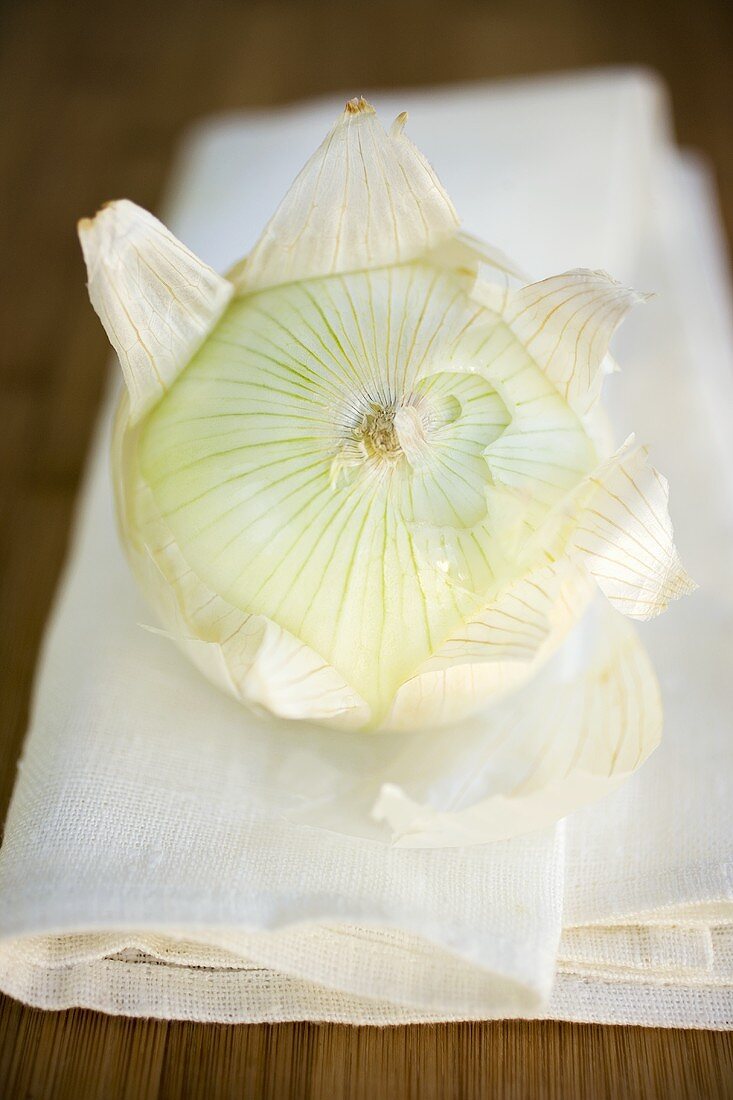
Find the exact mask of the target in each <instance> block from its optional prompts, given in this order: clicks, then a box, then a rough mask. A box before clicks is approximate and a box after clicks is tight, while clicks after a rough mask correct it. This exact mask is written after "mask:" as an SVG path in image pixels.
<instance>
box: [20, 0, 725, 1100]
mask: <svg viewBox="0 0 733 1100" xmlns="http://www.w3.org/2000/svg"><path fill="white" fill-rule="evenodd" d="M732 24H733V6H731V5H729V4H726V3H725V2H724V0H720V2H719V3H716V2H714V0H665V2H660V3H658V4H657V3H648V2H647V3H645V2H644V0H614V2H613V3H606V2H605V0H604V2H597V3H596V2H593V0H500V2H497V3H479V2H473V3H467V2H465V0H445V2H443V0H421V2H420V3H413V2H412V0H404V2H400V0H392V2H390V3H383V2H381V0H374V2H369V0H361V3H356V2H354V3H352V2H351V0H340V2H338V3H335V2H334V3H331V2H325V0H320V2H313V0H304V2H300V3H296V2H290V3H289V2H286V0H276V2H274V3H253V4H244V3H234V2H227V0H217V2H209V3H208V4H206V3H195V4H194V3H189V2H188V0H176V2H173V0H170V2H169V0H163V2H159V3H156V2H155V0H147V2H146V3H143V4H139V5H138V4H137V3H136V2H135V0H129V2H126V0H120V2H118V3H116V4H112V3H105V2H103V0H98V2H97V3H94V4H92V3H88V4H87V3H76V4H74V3H69V2H68V0H67V2H65V3H54V2H53V0H27V2H25V3H20V2H18V3H15V4H13V3H9V4H7V3H6V4H5V5H4V6H3V8H2V57H1V59H0V104H2V108H0V114H1V116H2V117H1V118H0V126H2V141H0V164H1V165H2V172H1V173H0V187H1V188H2V191H1V193H0V210H1V211H2V230H1V231H2V242H3V247H2V250H1V251H0V255H2V257H3V280H2V284H3V287H2V294H0V310H1V311H2V319H1V320H2V323H1V325H0V333H1V334H2V335H1V339H0V399H1V400H2V402H3V406H4V415H3V419H2V431H0V507H1V509H2V515H3V518H4V522H3V524H2V528H1V529H0V563H1V566H2V582H1V585H0V623H2V637H1V642H0V644H2V647H3V649H2V656H1V658H0V738H1V739H2V751H1V753H0V800H1V801H2V804H3V806H5V805H6V804H7V800H8V798H9V796H10V791H11V788H12V783H13V778H14V772H15V762H16V759H17V755H18V752H19V750H20V745H21V741H22V737H23V734H24V731H25V726H26V721H27V714H28V699H29V693H30V688H31V681H32V676H33V669H34V665H35V661H36V654H37V650H38V645H39V642H40V639H41V634H42V629H43V624H44V621H45V618H46V615H47V613H48V609H49V605H50V601H51V599H52V596H53V592H54V588H55V585H56V581H57V578H58V574H59V569H60V566H61V564H62V561H63V557H64V551H65V547H66V541H67V537H68V532H69V524H70V520H71V517H72V511H73V502H74V496H75V492H76V487H77V483H78V480H79V475H80V472H81V469H82V463H83V460H84V455H85V452H86V448H87V444H88V441H89V435H90V431H91V428H92V424H93V421H94V415H95V411H96V408H97V405H98V402H99V399H100V395H101V390H102V384H103V377H104V368H105V363H106V360H107V346H106V341H105V337H104V335H103V333H102V330H101V327H100V325H99V323H98V321H97V319H96V317H95V316H94V315H93V313H92V311H91V309H90V307H89V305H88V302H87V299H86V294H85V291H84V272H83V267H82V263H81V258H80V254H79V249H78V246H77V243H76V239H75V231H74V226H75V222H76V219H77V218H78V217H79V216H80V215H82V214H90V213H92V212H93V211H94V210H95V209H96V208H97V207H98V206H99V204H100V203H101V202H102V201H104V200H105V199H109V198H116V197H119V196H123V195H124V196H127V197H129V198H131V199H134V200H136V201H137V202H139V203H141V204H142V205H144V206H147V207H152V208H155V206H156V204H157V202H158V200H159V198H160V196H161V193H162V188H163V185H164V181H165V178H166V173H167V171H168V168H169V164H170V160H171V156H172V152H173V150H174V148H175V145H176V142H177V140H178V138H179V136H180V134H181V132H182V130H183V128H184V127H185V126H186V125H187V124H188V123H190V122H191V120H192V119H194V118H196V117H199V116H201V115H204V114H207V113H209V112H212V111H219V110H222V109H227V110H229V109H234V108H237V107H245V106H247V107H250V106H257V105H267V104H272V103H280V102H285V101H287V100H291V99H294V98H297V97H301V96H307V95H312V94H317V93H321V92H326V91H343V92H348V94H349V95H352V94H355V93H357V92H359V91H360V90H361V89H362V88H363V87H367V86H369V87H375V86H379V85H385V86H387V85H390V86H393V85H400V84H402V85H415V84H421V83H435V82H441V81H451V80H459V79H460V80H466V79H478V78H489V77H499V76H506V75H512V74H517V73H530V72H539V71H547V70H558V69H564V68H572V67H577V66H591V65H597V64H603V63H630V62H631V63H643V64H647V65H651V66H653V67H655V68H657V69H658V70H659V71H661V73H662V74H663V75H664V77H665V78H666V79H667V81H668V82H669V85H670V87H671V90H672V95H673V102H674V109H675V117H676V121H677V126H678V134H679V137H680V140H681V141H682V142H684V143H689V144H693V145H695V146H696V147H698V148H699V149H702V150H703V151H705V152H706V153H707V154H708V155H709V156H710V157H711V158H712V160H713V163H714V166H715V169H716V171H717V175H718V181H719V185H720V189H721V194H722V202H723V210H724V215H725V219H726V224H727V227H728V230H729V231H730V230H733V127H732V126H731V121H730V104H731V100H732V99H733V94H732V93H733V84H732V82H731V70H730V65H729V57H730V55H731V52H732V47H733V33H732V31H733V26H732ZM0 1035H1V1039H0V1043H1V1047H0V1096H2V1097H8V1098H16V1097H29V1098H31V1097H32V1098H33V1100H43V1098H46V1097H68V1098H70V1100H90V1098H99V1100H117V1098H123V1097H124V1098H128V1100H146V1098H158V1097H160V1098H183V1097H185V1098H198V1097H201V1098H202V1100H203V1098H206V1100H212V1098H214V1100H215V1098H217V1097H268V1098H284V1097H293V1098H296V1097H297V1098H301V1097H308V1098H312V1100H316V1098H321V1097H329V1100H338V1098H339V1097H347V1096H348V1097H355V1098H356V1097H364V1098H367V1097H368V1098H372V1097H376V1098H388V1097H396V1098H402V1097H408V1096H409V1097H415V1098H420V1100H424V1098H428V1097H435V1098H445V1100H451V1098H454V1097H455V1098H459V1097H460V1098H465V1100H470V1098H473V1097H479V1096H492V1097H496V1096H499V1097H532V1098H538V1097H545V1096H547V1097H587V1098H591V1097H593V1098H595V1097H598V1098H615V1097H618V1098H622V1097H623V1098H630V1097H652V1096H653V1097H664V1098H669V1097H675V1096H684V1097H701V1098H702V1097H704V1098H706V1100H712V1098H714V1097H723V1096H733V1051H732V1049H731V1042H730V1038H729V1036H727V1035H723V1034H716V1033H705V1032H684V1031H657V1030H653V1029H642V1028H619V1027H615V1028H614V1027H608V1028H603V1027H597V1026H590V1025H588V1026H585V1025H570V1024H556V1023H513V1022H503V1023H490V1024H464V1025H444V1026H437V1027H432V1026H430V1027H428V1026H422V1027H404V1028H393V1029H387V1030H379V1029H372V1028H346V1027H340V1026H332V1025H323V1026H317V1025H306V1024H283V1025H278V1026H236V1027H235V1026H231V1027H229V1026H223V1025H222V1026H218V1025H203V1024H198V1025H192V1024H185V1023H177V1022H171V1023H167V1022H158V1021H142V1020H129V1019H122V1018H113V1017H106V1016H103V1015H100V1014H96V1013H92V1012H86V1011H70V1012H61V1013H42V1012H39V1011H36V1010H31V1009H27V1008H24V1007H23V1006H21V1005H19V1004H18V1003H16V1002H13V1001H10V1000H9V999H5V1000H4V1001H3V1002H2V1005H1V1009H0Z"/></svg>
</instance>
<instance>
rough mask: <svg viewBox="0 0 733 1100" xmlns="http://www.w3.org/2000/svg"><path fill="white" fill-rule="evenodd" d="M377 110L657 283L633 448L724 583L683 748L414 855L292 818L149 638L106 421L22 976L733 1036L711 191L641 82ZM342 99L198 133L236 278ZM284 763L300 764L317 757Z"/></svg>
mask: <svg viewBox="0 0 733 1100" xmlns="http://www.w3.org/2000/svg"><path fill="white" fill-rule="evenodd" d="M376 99H377V104H378V106H379V107H380V109H382V110H384V111H385V113H386V114H389V112H390V110H393V113H395V114H396V113H397V112H398V111H399V110H402V109H404V108H405V106H407V107H409V108H411V110H412V117H411V126H410V128H411V134H412V136H413V137H414V139H415V140H416V142H417V144H418V145H419V146H420V147H422V148H423V149H424V150H425V151H426V153H427V155H428V156H429V158H430V159H431V160H432V161H433V163H434V164H435V165H436V167H437V168H438V171H439V173H440V175H441V177H442V178H443V180H444V182H445V184H446V186H447V188H448V190H449V192H450V193H451V194H452V196H453V197H454V200H455V202H456V206H457V208H458V209H459V210H460V211H461V214H462V215H463V220H464V223H465V225H466V227H467V228H468V229H470V230H471V231H474V232H476V233H478V234H479V235H481V236H484V237H485V238H487V239H489V240H492V241H493V242H495V243H496V244H498V245H500V246H501V247H504V248H505V249H506V250H507V251H509V252H510V253H511V254H512V255H513V256H514V257H515V258H516V259H517V261H518V262H519V263H520V264H521V266H523V267H525V268H527V269H528V270H530V271H532V272H533V273H534V274H536V275H538V276H541V275H544V274H548V273H550V272H553V271H558V270H562V268H563V267H572V266H579V265H582V264H587V265H590V266H594V267H597V266H606V267H608V268H609V269H610V270H611V271H612V272H613V273H614V274H615V275H617V276H619V277H621V278H623V279H625V280H626V281H629V282H632V283H635V284H636V285H637V286H639V287H640V288H641V289H651V288H653V289H656V290H657V291H658V292H659V296H658V298H657V300H656V301H655V302H654V303H652V304H651V305H650V306H647V307H646V310H645V311H642V312H641V314H640V316H638V317H636V316H635V317H633V318H632V320H631V321H630V322H629V323H628V324H627V327H626V330H625V331H624V332H623V333H622V334H621V344H620V346H619V356H618V357H619V358H620V360H621V361H622V363H623V364H624V367H625V370H624V374H623V377H622V378H621V379H612V380H611V381H610V384H609V390H610V398H611V405H612V413H613V419H614V421H615V426H616V428H617V429H618V434H619V435H621V434H625V432H626V431H627V430H628V429H629V428H630V427H631V425H632V424H633V426H634V427H635V428H636V430H637V432H638V435H639V437H640V438H642V439H643V440H644V441H645V442H647V441H648V442H650V443H651V444H652V454H653V457H654V460H655V463H657V464H658V465H659V466H660V467H661V468H662V469H663V470H664V471H665V472H666V473H667V474H668V476H669V477H670V481H671V484H672V514H673V518H674V519H675V523H676V527H677V532H678V543H679V545H680V547H681V550H682V555H683V558H685V560H686V561H687V562H688V563H689V566H690V570H691V572H692V574H693V575H694V576H696V578H697V579H698V580H699V581H700V582H701V586H702V587H701V591H700V592H698V593H697V594H696V595H695V596H694V597H692V598H691V599H689V600H687V601H683V602H682V603H680V604H679V605H676V606H675V607H674V608H673V609H671V611H670V612H669V613H668V615H666V616H664V617H663V618H662V619H660V620H658V621H657V622H655V623H653V624H650V625H649V626H648V627H645V628H644V635H645V638H644V640H645V644H646V645H647V646H648V648H649V650H650V652H651V655H652V658H653V660H654V663H655V665H656V667H657V670H658V672H659V674H660V679H661V682H662V689H663V695H664V698H665V707H666V724H665V735H664V742H663V745H662V747H661V748H660V749H659V750H658V751H657V752H656V753H655V754H654V756H653V757H652V759H651V760H650V762H649V763H648V764H647V765H646V766H645V767H644V768H643V769H641V771H640V772H639V773H637V774H636V775H635V776H634V777H633V778H632V779H631V780H630V781H629V783H627V784H626V785H625V786H624V787H623V788H622V789H621V790H619V791H617V792H616V793H615V794H613V795H612V796H609V797H608V798H606V799H605V800H604V801H603V802H601V803H599V804H597V805H595V806H592V807H589V808H587V809H585V810H582V811H580V812H578V813H576V814H573V815H571V817H570V818H568V819H566V821H565V822H561V823H559V824H558V825H556V826H554V827H552V828H549V829H546V830H544V831H542V832H537V833H533V834H529V835H527V836H523V837H518V838H515V839H513V840H511V841H502V842H499V843H495V844H490V845H483V846H481V845H480V846H475V847H470V848H452V849H438V850H429V849H428V850H417V851H415V850H404V849H400V848H396V847H392V846H390V845H389V844H388V843H385V842H384V841H382V840H380V839H376V838H375V839H369V838H366V837H355V836H347V835H343V834H341V833H338V832H335V831H330V830H327V829H323V828H315V827H312V826H309V825H304V824H303V823H298V822H297V821H295V820H293V817H292V815H290V814H289V812H288V809H289V808H288V806H287V805H285V804H284V803H282V804H281V803H278V801H277V800H276V798H275V797H274V796H272V789H271V788H270V787H263V785H262V781H261V780H262V777H261V776H260V775H259V774H257V773H256V772H255V771H254V770H253V768H252V760H253V757H252V756H251V755H248V753H247V747H246V744H245V743H244V740H245V737H246V734H245V732H244V731H243V722H244V719H243V714H244V712H243V711H242V710H241V709H240V708H239V707H238V706H237V704H236V703H234V702H233V701H232V700H231V699H228V698H225V697H224V696H222V695H220V694H219V693H217V692H216V691H215V690H214V689H213V688H212V687H211V686H210V685H209V684H208V683H207V682H205V681H204V680H203V679H202V678H201V677H200V676H199V675H198V674H196V673H194V672H193V671H192V670H191V669H190V668H189V666H188V665H187V664H186V663H185V661H184V659H183V657H182V656H181V655H180V654H179V653H178V652H177V651H176V650H175V648H174V647H173V646H172V645H171V644H170V643H169V642H168V641H167V640H166V639H165V638H162V637H160V636H159V635H156V634H154V633H151V632H149V631H145V630H143V629H141V627H140V624H141V623H147V622H149V621H150V615H149V612H148V609H147V608H146V607H145V605H144V604H143V603H142V601H141V599H140V597H139V595H138V593H137V591H136V588H135V585H134V583H133V581H132V579H131V577H130V575H129V572H128V570H127V567H126V564H125V561H124V558H123V555H122V552H121V549H120V547H119V543H118V539H117V534H116V530H115V524H114V516H113V509H112V501H111V492H110V484H109V471H108V461H107V448H108V433H109V408H107V409H106V411H105V413H104V415H103V417H102V421H101V424H100V428H99V432H98V436H97V441H96V444H95V448H94V453H93V455H92V458H91V461H90V466H89V471H88V476H87V480H86V486H85V489H84V492H83V495H82V500H81V505H80V509H79V516H78V524H77V530H76V535H75V538H74V543H73V546H72V550H71V554H70V559H69V564H68V566H67V570H66V575H65V578H64V581H63V584H62V588H61V593H60V596H59V599H58V602H57V606H56V609H55V611H54V615H53V618H52V622H51V625H50V628H49V631H48V635H47V638H46V641H45V644H44V648H43V654H42V659H41V666H40V671H39V675H38V679H37V685H36V691H35V699H34V705H33V713H32V721H31V728H30V731H29V734H28V739H27V742H26V746H25V750H24V754H23V760H22V763H21V767H20V772H19V777H18V782H17V785H16V790H15V793H14V796H13V800H12V805H11V809H10V813H9V817H8V822H7V826H6V834H5V842H4V846H3V849H2V853H0V937H2V938H1V939H0V988H2V989H3V990H4V991H5V992H7V993H9V994H11V995H13V996H15V997H18V998H19V999H21V1000H24V1001H26V1002H27V1003H30V1004H34V1005H39V1006H42V1007H45V1008H61V1007H66V1006H69V1005H83V1006H85V1007H90V1008H97V1009H101V1010H103V1011H107V1012H114V1013H125V1014H130V1015H149V1016H159V1017H171V1018H185V1019H194V1020H221V1021H250V1022H254V1021H278V1020H296V1019H310V1020H335V1021H342V1022H349V1023H376V1024H392V1023H403V1022H411V1021H421V1020H425V1021H436V1020H449V1019H489V1018H498V1017H519V1016H529V1017H537V1016H551V1017H555V1018H558V1019H573V1020H593V1021H601V1022H627V1023H641V1024H654V1025H664V1026H687V1027H693V1026H698V1027H718V1028H722V1027H730V1026H733V855H732V850H733V811H732V810H731V806H732V805H733V799H732V797H731V795H732V794H733V791H732V790H731V787H732V786H733V783H732V780H731V774H732V765H733V750H732V748H731V737H730V730H729V723H730V718H729V715H730V714H731V713H733V698H732V697H731V696H732V687H731V678H730V676H729V675H728V674H727V673H728V669H729V667H730V657H731V639H733V630H732V629H731V628H732V627H733V583H732V582H733V571H732V567H731V561H733V558H732V556H731V544H732V542H733V531H732V530H731V528H732V526H733V476H732V474H731V469H732V468H733V463H731V458H733V455H731V448H732V447H733V443H732V442H731V440H733V431H731V422H730V418H731V416H732V415H733V369H732V368H733V337H732V335H731V333H732V328H731V323H730V314H729V311H728V301H729V284H728V282H727V277H726V272H725V263H724V257H723V253H722V252H721V245H720V230H719V226H718V224H717V221H716V215H715V208H714V203H713V201H712V199H711V193H710V189H709V184H708V182H707V178H706V176H705V172H704V170H703V169H701V167H700V166H699V165H698V164H697V163H696V162H694V161H692V160H690V159H681V158H680V157H679V155H678V154H677V153H676V152H675V150H674V149H673V147H672V145H671V142H670V139H669V136H668V126H667V123H666V113H665V107H664V97H663V93H662V92H661V90H660V88H659V86H658V84H657V83H656V81H655V80H654V79H653V78H651V77H649V76H647V75H644V74H640V73H636V72H610V73H601V74H586V75H583V76H579V77H570V76H569V77H565V78H555V79H552V80H547V81H528V82H525V83H511V84H505V85H498V86H494V87H490V86H488V87H487V86H478V87H472V88H466V89H454V90H449V91H441V92H424V93H409V94H407V95H399V96H397V97H396V96H392V95H389V96H377V97H376ZM337 109H338V104H337V103H335V102H334V101H329V102H327V103H318V104H314V105H307V106H304V107H298V108H293V109H290V110H288V111H279V112H267V113H258V114H255V115H250V116H247V117H245V118H241V117H233V118H231V119H229V120H224V121H219V122H216V123H214V124H207V125H206V126H204V127H203V128H200V129H198V131H197V132H196V133H195V134H194V136H193V137H192V138H191V140H190V141H189V143H188V144H187V146H186V149H185V151H184V153H183V156H182V160H181V163H180V166H179V171H178V173H177V176H176V183H175V187H174V190H173V193H172V197H171V201H170V202H169V205H168V216H167V219H166V220H167V221H168V222H169V224H170V225H171V228H172V229H173V230H174V232H176V233H177V234H178V235H179V236H180V237H181V238H182V239H183V240H184V241H185V242H186V243H187V244H188V245H189V246H190V247H192V248H193V249H194V250H195V251H197V252H198V253H199V254H200V255H202V257H203V258H205V259H206V260H207V261H208V262H210V263H212V264H213V266H215V267H218V268H220V269H224V268H226V267H227V266H228V265H229V264H230V263H231V262H232V261H233V260H234V259H236V258H237V257H238V256H239V255H240V254H242V253H243V252H244V251H246V249H247V247H248V246H249V244H251V243H252V241H253V240H254V237H255V235H256V232H257V229H258V227H259V226H260V225H261V224H263V223H264V221H265V219H266V217H267V215H268V214H269V213H270V212H271V211H270V209H269V202H270V196H271V195H272V194H279V193H282V192H283V191H284V190H285V187H286V185H287V184H288V183H289V181H290V179H291V178H292V176H293V175H294V173H295V171H296V170H297V168H298V167H299V165H300V163H301V162H302V161H303V160H305V158H306V156H307V154H308V152H309V151H310V150H311V148H312V147H314V146H315V144H317V142H318V141H319V140H320V137H321V136H322V133H323V132H324V130H325V129H326V127H327V126H328V124H329V122H330V120H331V117H332V116H333V115H335V114H336V112H337ZM281 767H282V769H283V770H285V771H287V772H288V774H292V775H295V776H297V772H298V757H297V751H296V750H294V753H293V756H292V758H290V757H289V758H288V759H284V760H282V761H281Z"/></svg>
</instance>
